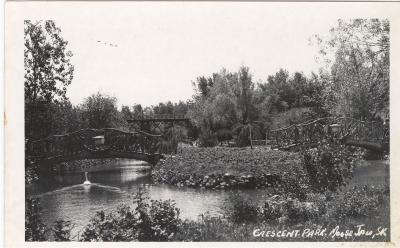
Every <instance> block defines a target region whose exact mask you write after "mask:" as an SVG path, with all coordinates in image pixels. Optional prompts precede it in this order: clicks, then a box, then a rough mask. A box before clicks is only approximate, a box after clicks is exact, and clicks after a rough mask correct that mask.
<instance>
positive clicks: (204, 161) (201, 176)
mask: <svg viewBox="0 0 400 248" xmlns="http://www.w3.org/2000/svg"><path fill="white" fill-rule="evenodd" d="M152 177H153V179H154V180H155V181H157V182H162V183H167V184H172V185H176V186H187V187H204V188H263V187H269V186H273V185H278V184H282V183H283V182H285V181H290V180H291V179H295V178H297V179H298V178H302V177H303V178H304V170H303V168H302V165H301V157H300V155H299V154H296V153H289V152H284V151H272V150H268V149H267V148H254V149H250V148H226V147H214V148H197V147H185V148H182V149H181V150H180V151H179V153H178V154H176V155H175V156H172V157H167V158H166V159H165V161H162V162H160V163H159V164H158V165H157V166H155V167H154V168H153V171H152Z"/></svg>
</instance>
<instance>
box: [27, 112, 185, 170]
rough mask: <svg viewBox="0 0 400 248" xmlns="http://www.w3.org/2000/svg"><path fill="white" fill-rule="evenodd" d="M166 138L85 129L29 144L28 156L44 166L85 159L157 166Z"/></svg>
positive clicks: (154, 119) (150, 119)
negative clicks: (163, 139)
mask: <svg viewBox="0 0 400 248" xmlns="http://www.w3.org/2000/svg"><path fill="white" fill-rule="evenodd" d="M181 121H189V119H187V118H185V117H184V116H183V115H142V116H141V117H140V118H137V119H133V120H129V121H128V122H129V123H136V122H139V123H142V124H143V123H152V124H154V123H158V122H172V123H174V122H181ZM161 139H162V135H159V134H151V133H148V132H144V131H142V130H139V131H135V132H126V131H121V130H118V129H115V128H103V129H83V130H79V131H76V132H72V133H67V134H63V135H51V136H49V137H46V138H43V139H40V140H34V141H27V144H26V149H27V150H26V157H27V158H28V159H30V160H34V161H35V162H37V163H41V164H50V165H51V164H57V163H60V162H68V161H73V160H81V159H100V158H129V159H136V160H141V161H145V162H148V163H149V164H151V165H155V164H156V163H157V162H158V161H159V160H160V159H161V158H163V155H162V154H161V153H160V152H159V148H160V141H161Z"/></svg>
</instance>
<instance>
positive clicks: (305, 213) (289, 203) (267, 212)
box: [260, 196, 320, 223]
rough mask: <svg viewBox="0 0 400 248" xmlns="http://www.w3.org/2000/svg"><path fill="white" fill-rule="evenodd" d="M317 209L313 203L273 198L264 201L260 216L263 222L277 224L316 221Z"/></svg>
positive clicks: (278, 197)
mask: <svg viewBox="0 0 400 248" xmlns="http://www.w3.org/2000/svg"><path fill="white" fill-rule="evenodd" d="M319 213H320V210H319V207H318V206H317V205H316V204H314V203H313V202H302V201H299V200H298V199H296V198H290V197H287V198H283V197H280V196H274V197H272V198H270V199H268V200H267V201H265V203H264V206H262V207H261V210H260V215H261V217H262V219H263V220H264V221H268V222H270V221H278V222H279V223H299V222H306V221H309V220H313V219H316V218H317V217H318V216H319Z"/></svg>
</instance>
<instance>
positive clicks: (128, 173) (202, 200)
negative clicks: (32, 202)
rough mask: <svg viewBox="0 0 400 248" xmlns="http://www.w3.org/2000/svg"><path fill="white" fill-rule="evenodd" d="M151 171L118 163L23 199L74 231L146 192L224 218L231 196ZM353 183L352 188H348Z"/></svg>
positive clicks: (379, 177) (373, 168)
mask: <svg viewBox="0 0 400 248" xmlns="http://www.w3.org/2000/svg"><path fill="white" fill-rule="evenodd" d="M388 167H389V166H388V165H387V166H383V165H380V164H376V163H371V164H366V165H365V167H363V168H362V169H360V172H357V173H356V175H355V178H353V180H352V182H354V183H356V184H360V183H366V182H371V178H372V180H376V181H380V182H383V181H384V178H385V177H388V175H389V173H388ZM149 168H150V167H148V166H138V165H137V164H132V165H129V164H126V163H124V164H119V165H115V166H113V168H112V169H109V170H107V171H97V172H90V173H89V174H88V179H89V180H90V181H91V184H90V185H83V184H82V182H83V181H84V180H85V175H84V173H76V174H67V175H58V176H54V177H52V178H49V177H46V178H45V180H41V181H40V182H38V183H37V184H35V185H33V186H30V187H29V188H27V189H26V192H27V195H31V196H38V197H40V199H41V206H42V209H43V211H42V213H43V220H44V222H45V223H46V224H52V223H53V222H54V221H56V220H57V219H65V220H71V221H72V222H73V223H74V224H75V227H76V228H75V229H76V232H78V231H80V229H81V228H83V226H85V225H86V224H87V223H88V222H89V220H90V218H91V217H93V216H94V214H95V212H96V211H100V210H103V211H105V212H108V211H110V210H112V209H116V208H117V207H118V206H120V205H122V204H129V205H132V203H133V196H134V194H136V193H137V192H138V190H139V188H144V189H145V190H146V191H147V193H148V196H149V197H150V199H154V200H160V199H161V200H168V199H172V200H174V201H175V202H176V206H177V207H178V208H179V209H180V210H181V211H180V213H181V217H182V218H184V219H185V218H187V219H192V220H196V219H197V218H198V216H199V215H200V214H204V213H206V212H208V213H209V214H211V215H223V214H224V213H225V209H226V207H227V205H229V192H228V191H224V190H206V189H192V188H178V187H174V186H170V185H160V184H153V182H152V181H151V177H150V169H149ZM352 182H351V183H350V184H352ZM240 192H241V193H242V196H245V197H246V198H247V199H248V200H251V201H252V202H254V203H261V202H262V201H263V200H265V197H266V194H265V190H262V189H260V190H241V191H240Z"/></svg>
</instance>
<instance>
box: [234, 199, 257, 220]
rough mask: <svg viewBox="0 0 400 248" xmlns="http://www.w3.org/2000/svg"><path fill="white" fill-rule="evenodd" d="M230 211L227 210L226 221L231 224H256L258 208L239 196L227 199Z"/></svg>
mask: <svg viewBox="0 0 400 248" xmlns="http://www.w3.org/2000/svg"><path fill="white" fill-rule="evenodd" d="M229 202H230V203H231V207H230V209H229V208H228V209H227V212H228V215H227V217H228V219H229V220H231V221H232V222H233V223H248V222H256V221H257V219H258V207H257V205H255V204H253V203H251V202H250V201H248V200H246V199H244V198H243V197H241V196H240V195H239V194H232V195H230V197H229Z"/></svg>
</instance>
